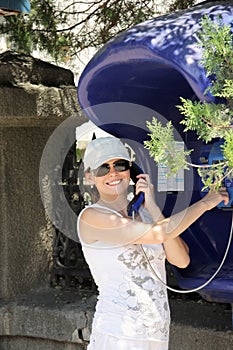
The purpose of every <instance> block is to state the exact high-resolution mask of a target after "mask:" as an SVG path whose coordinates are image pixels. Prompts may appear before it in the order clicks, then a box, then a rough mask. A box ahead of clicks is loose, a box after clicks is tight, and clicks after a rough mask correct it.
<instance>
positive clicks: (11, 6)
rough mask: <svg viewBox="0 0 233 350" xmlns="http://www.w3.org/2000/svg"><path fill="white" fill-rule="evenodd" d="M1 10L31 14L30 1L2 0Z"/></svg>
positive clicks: (0, 0) (0, 2) (0, 1)
mask: <svg viewBox="0 0 233 350" xmlns="http://www.w3.org/2000/svg"><path fill="white" fill-rule="evenodd" d="M0 9H4V10H7V11H9V12H10V11H17V12H30V9H31V7H30V1H28V0H0Z"/></svg>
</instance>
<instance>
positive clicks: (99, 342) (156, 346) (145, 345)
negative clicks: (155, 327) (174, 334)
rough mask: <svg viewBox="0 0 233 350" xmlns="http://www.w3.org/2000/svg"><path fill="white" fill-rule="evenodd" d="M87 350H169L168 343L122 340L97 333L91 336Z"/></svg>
mask: <svg viewBox="0 0 233 350" xmlns="http://www.w3.org/2000/svg"><path fill="white" fill-rule="evenodd" d="M87 350H168V343H167V342H160V341H143V340H142V341H140V340H130V339H121V338H116V337H113V336H111V335H108V334H102V333H97V332H95V333H94V334H92V335H91V340H90V344H89V345H88V347H87Z"/></svg>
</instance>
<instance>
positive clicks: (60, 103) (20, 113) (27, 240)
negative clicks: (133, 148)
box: [0, 52, 86, 298]
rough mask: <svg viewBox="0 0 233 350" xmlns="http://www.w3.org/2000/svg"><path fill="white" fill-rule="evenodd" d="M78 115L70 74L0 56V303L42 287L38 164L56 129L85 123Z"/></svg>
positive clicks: (45, 245) (46, 255) (48, 229)
mask: <svg viewBox="0 0 233 350" xmlns="http://www.w3.org/2000/svg"><path fill="white" fill-rule="evenodd" d="M6 73H7V74H6ZM36 82H37V84H36ZM78 111H79V106H78V102H77V95H76V88H75V87H74V85H72V73H71V72H70V71H68V70H64V69H63V68H59V67H55V66H52V65H50V64H47V63H45V62H41V61H39V60H36V59H33V58H32V57H30V56H26V55H19V54H17V53H12V52H7V53H5V54H3V55H0V195H1V201H0V298H9V297H12V296H16V295H18V294H20V293H24V292H25V291H27V290H29V289H31V288H37V287H39V288H40V287H44V286H46V285H48V276H49V264H50V262H51V258H52V244H53V227H52V224H51V222H50V221H49V219H48V218H47V217H46V214H45V210H44V208H43V205H42V200H41V196H40V188H39V166H40V160H41V156H42V153H43V150H44V147H45V145H46V142H47V141H48V139H49V136H50V135H51V134H52V132H53V131H54V130H55V128H56V127H57V126H58V125H60V124H61V123H62V122H63V121H64V120H66V119H67V118H69V117H75V118H76V125H77V126H78V125H81V124H82V123H83V122H85V121H86V119H85V118H84V117H81V116H80V115H79V113H78ZM74 138H75V127H74Z"/></svg>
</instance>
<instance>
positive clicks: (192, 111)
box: [145, 16, 233, 189]
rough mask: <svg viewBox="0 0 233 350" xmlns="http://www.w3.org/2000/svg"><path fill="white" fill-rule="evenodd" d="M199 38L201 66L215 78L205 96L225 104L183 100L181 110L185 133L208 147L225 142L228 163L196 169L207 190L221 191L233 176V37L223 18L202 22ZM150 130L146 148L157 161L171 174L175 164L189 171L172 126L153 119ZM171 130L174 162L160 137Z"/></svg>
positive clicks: (169, 148) (149, 125)
mask: <svg viewBox="0 0 233 350" xmlns="http://www.w3.org/2000/svg"><path fill="white" fill-rule="evenodd" d="M197 34H198V38H199V44H198V45H199V46H200V47H201V48H202V61H201V63H202V64H203V66H204V68H205V70H206V75H207V77H209V78H210V79H211V77H212V80H211V84H210V86H209V87H208V88H207V90H206V91H205V94H208V93H211V94H212V95H213V96H214V97H216V98H221V103H208V102H206V101H191V100H189V99H184V98H183V97H181V103H182V104H181V105H179V106H177V108H178V109H179V111H180V113H181V114H182V115H184V119H183V120H181V124H183V125H185V129H184V132H187V131H189V130H193V131H195V132H196V134H197V136H198V138H199V139H201V140H203V141H204V142H206V143H208V142H210V141H211V140H213V139H216V138H219V139H222V140H223V145H222V153H223V158H224V159H223V160H222V161H221V162H219V163H218V164H213V165H212V166H211V167H210V166H206V167H205V166H204V167H203V166H202V167H201V166H198V165H194V164H193V165H192V166H195V167H197V168H198V174H199V176H200V177H201V179H202V182H203V184H204V187H203V189H206V188H209V189H218V188H219V187H220V186H221V185H222V181H223V179H224V178H225V177H226V176H228V177H230V178H232V176H233V34H232V32H231V28H230V26H227V25H225V24H223V23H222V20H221V17H219V18H218V20H217V21H216V22H214V21H212V20H211V19H210V18H209V17H208V16H204V17H203V18H202V20H201V29H200V30H199V32H198V33H197ZM147 126H148V129H149V130H150V132H151V133H150V134H149V136H150V140H149V141H145V148H147V149H149V152H150V155H151V156H152V157H153V158H154V160H155V161H156V162H157V163H159V162H160V163H162V164H164V165H166V166H168V167H170V168H171V174H172V173H174V169H175V167H174V164H177V167H176V168H177V169H179V167H183V168H185V169H187V168H189V166H190V164H189V163H188V161H187V155H189V153H185V152H184V153H183V155H181V154H180V152H179V154H176V153H175V154H174V153H172V147H173V144H174V139H173V138H172V136H171V127H172V126H171V123H170V122H169V128H168V126H167V127H162V126H161V125H159V123H158V122H156V120H154V119H153V121H152V123H150V122H148V124H147ZM161 128H163V131H161ZM168 129H169V135H170V137H168V138H167V139H166V142H167V143H168V144H167V146H166V149H167V152H170V158H169V157H168V155H167V153H166V152H165V153H163V152H161V148H162V147H164V142H163V140H162V138H160V137H157V135H163V137H165V136H164V133H165V131H166V130H168ZM186 152H187V151H186ZM181 158H182V162H181Z"/></svg>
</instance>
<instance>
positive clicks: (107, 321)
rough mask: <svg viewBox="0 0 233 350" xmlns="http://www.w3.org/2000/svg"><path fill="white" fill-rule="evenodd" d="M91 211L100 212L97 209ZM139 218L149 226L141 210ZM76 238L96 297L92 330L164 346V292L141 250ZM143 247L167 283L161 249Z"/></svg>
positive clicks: (166, 319) (166, 332)
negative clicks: (159, 342) (78, 240)
mask: <svg viewBox="0 0 233 350" xmlns="http://www.w3.org/2000/svg"><path fill="white" fill-rule="evenodd" d="M91 207H98V208H100V206H99V205H97V204H94V205H92V206H91ZM87 208H89V207H86V208H84V209H83V210H82V211H81V213H80V214H79V217H78V227H77V228H78V232H79V222H80V217H81V215H82V213H83V211H84V210H86V209H87ZM101 208H103V207H101ZM104 209H108V208H105V207H104ZM108 210H109V211H111V212H114V213H115V214H116V215H119V216H121V214H119V213H118V212H116V211H114V210H111V209H108ZM139 213H140V215H141V218H142V221H144V222H147V223H148V222H153V221H152V219H151V218H150V217H149V216H148V215H149V214H148V212H147V211H146V210H145V209H144V208H143V209H142V210H140V212H139ZM79 239H80V242H81V245H82V250H83V254H84V257H85V259H86V261H87V264H88V265H89V268H90V271H91V273H92V276H93V278H94V281H95V283H96V285H97V287H98V292H99V295H98V302H97V305H96V312H95V316H94V320H93V329H96V330H97V331H98V332H101V333H105V334H110V335H113V336H116V337H120V338H126V339H134V340H135V339H136V340H137V339H138V340H157V341H164V342H167V340H168V336H169V324H170V311H169V305H168V298H167V290H166V288H165V287H164V286H163V285H162V284H161V283H160V282H159V281H157V280H155V278H154V277H152V276H151V273H150V270H149V268H148V266H147V263H146V261H145V258H144V257H143V255H142V253H141V250H140V247H139V246H138V245H136V244H127V245H123V246H117V247H116V246H114V245H111V244H109V243H103V242H100V241H98V242H95V243H93V244H86V243H84V242H83V241H82V239H81V237H80V235H79ZM143 247H144V249H145V251H146V253H147V255H148V257H149V259H150V262H151V264H152V266H153V267H154V269H155V271H156V272H157V274H158V275H159V276H160V278H162V279H163V281H165V282H166V272H165V253H164V249H163V246H162V245H161V244H153V245H143Z"/></svg>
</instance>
